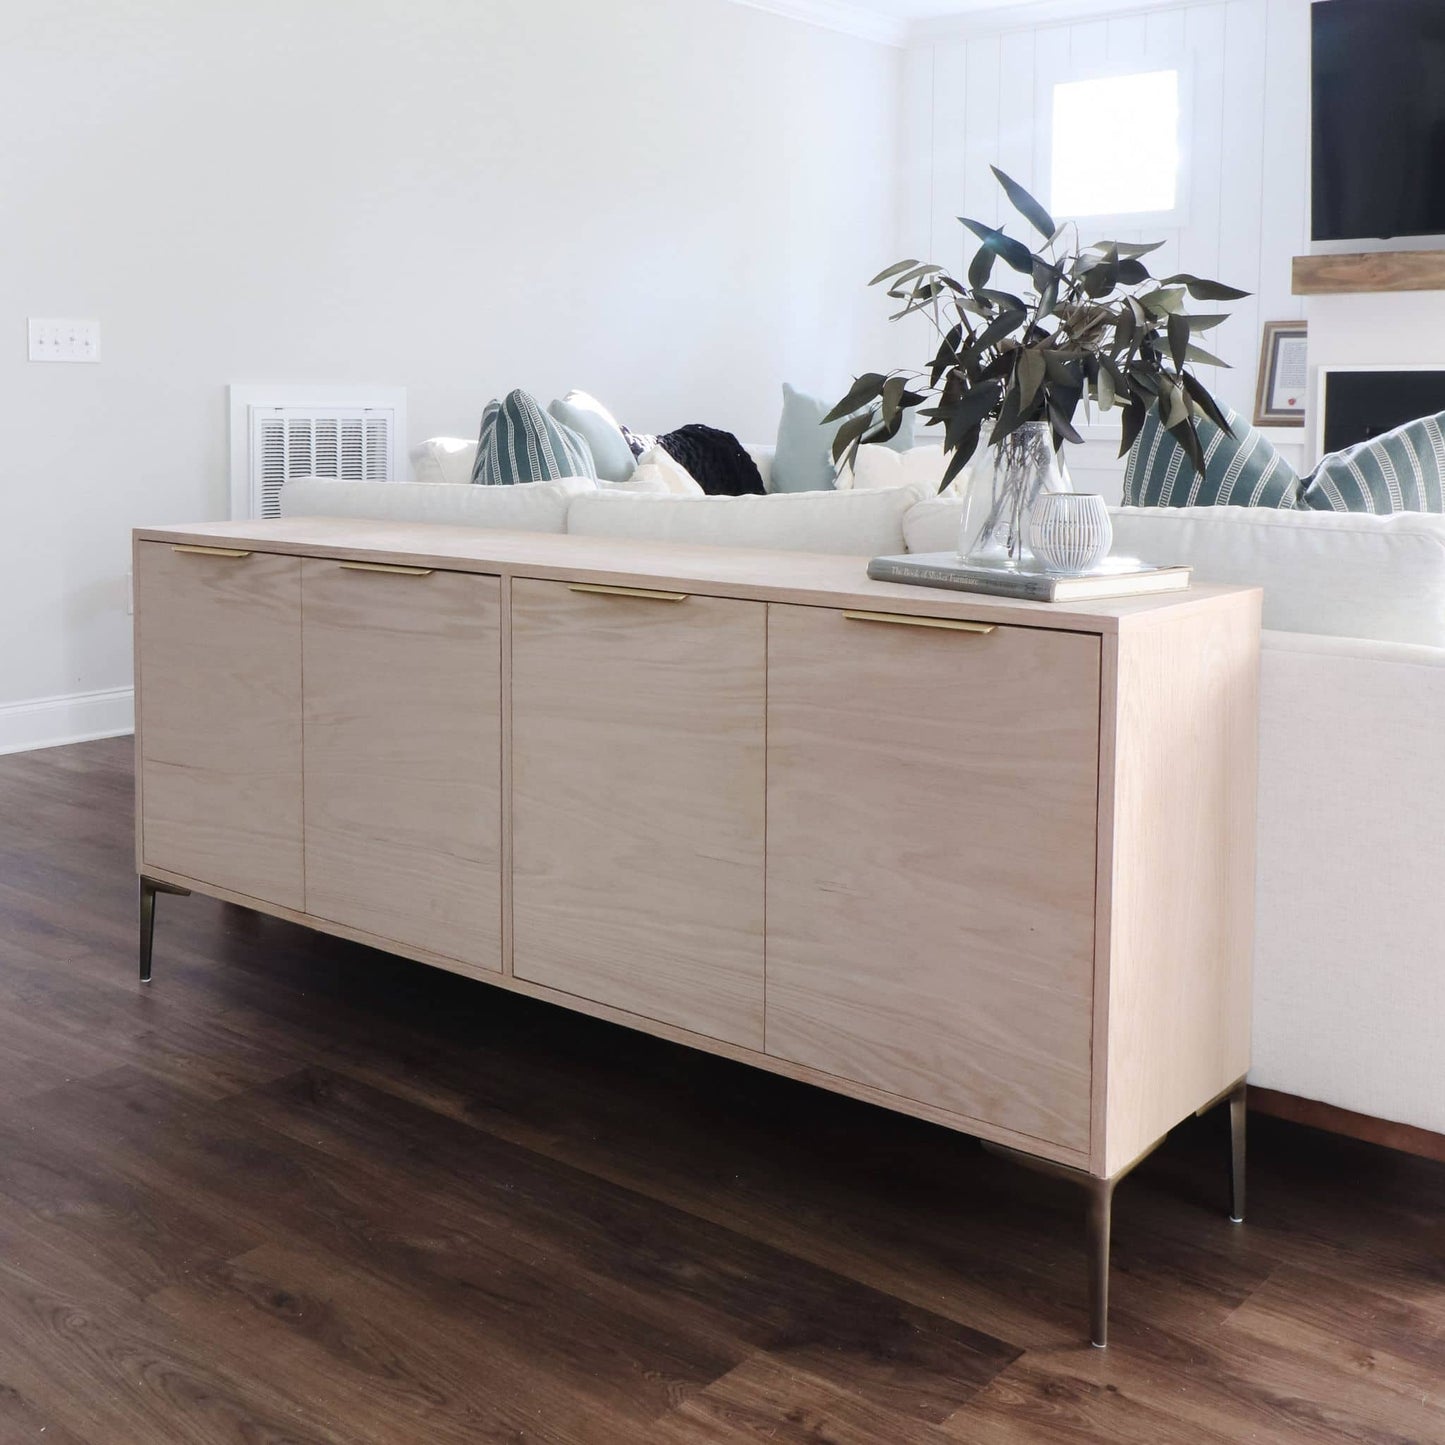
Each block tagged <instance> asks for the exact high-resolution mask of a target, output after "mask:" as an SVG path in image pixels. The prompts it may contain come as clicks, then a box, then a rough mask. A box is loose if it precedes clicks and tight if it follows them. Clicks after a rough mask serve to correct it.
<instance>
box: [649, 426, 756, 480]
mask: <svg viewBox="0 0 1445 1445" xmlns="http://www.w3.org/2000/svg"><path fill="white" fill-rule="evenodd" d="M657 444H658V446H660V447H661V448H662V449H663V451H665V452H666V453H667V454H668V456H670V457H671V458H672V459H673V460H674V461H676V462H680V463H681V464H682V466H683V467H685V468H686V469H687V472H688V474H689V475H690V476H692V477H693V478H694V479H695V480H696V482H697V484H698V486H700V487H701V488H702V489H703V491H704V492H706V493H707V494H708V495H709V496H712V497H741V496H745V495H746V494H748V493H750V492H756V493H762V492H763V491H764V490H765V488H764V487H763V474H762V473H761V472H760V471H759V470H758V464H757V463H756V462H755V461H754V460H753V459H752V458H751V457H750V456H749V455H748V454H747V451H746V450H745V448H744V447H743V444H742V443H741V442H740V441H739V440H738V439H737V438H736V437H735V436H734V435H733V434H732V433H731V432H729V431H719V430H718V429H717V428H716V427H715V426H703V424H702V423H701V422H696V421H695V422H689V423H688V424H687V426H680V427H678V429H677V430H676V431H670V432H668V433H667V434H666V435H665V436H660V437H658V439H657Z"/></svg>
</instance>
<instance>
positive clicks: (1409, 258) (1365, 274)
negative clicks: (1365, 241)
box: [1294, 251, 1445, 296]
mask: <svg viewBox="0 0 1445 1445" xmlns="http://www.w3.org/2000/svg"><path fill="white" fill-rule="evenodd" d="M1348 291H1445V251H1353V252H1351V253H1350V254H1349V255H1345V256H1296V257H1295V258H1294V294H1295V295H1296V296H1320V295H1338V294H1340V293H1342V292H1348Z"/></svg>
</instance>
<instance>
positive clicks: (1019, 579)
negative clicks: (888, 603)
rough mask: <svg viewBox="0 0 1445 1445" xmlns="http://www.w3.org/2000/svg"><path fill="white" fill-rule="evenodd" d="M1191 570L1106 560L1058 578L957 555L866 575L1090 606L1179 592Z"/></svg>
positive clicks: (920, 556) (882, 565)
mask: <svg viewBox="0 0 1445 1445" xmlns="http://www.w3.org/2000/svg"><path fill="white" fill-rule="evenodd" d="M1191 570H1192V569H1191V568H1189V567H1155V566H1151V565H1150V564H1149V563H1147V562H1141V561H1139V559H1138V558H1137V557H1106V558H1105V559H1104V560H1103V561H1102V562H1101V563H1100V564H1099V565H1098V566H1097V567H1096V568H1095V569H1094V570H1093V571H1092V572H1088V573H1085V574H1084V575H1083V576H1080V577H1062V576H1058V575H1056V574H1055V573H1052V572H1045V571H1043V570H1042V569H1040V570H1037V571H1028V570H1019V571H1009V570H1006V569H1004V568H1002V567H976V566H970V565H969V564H968V563H966V562H962V561H960V560H959V557H958V554H957V553H956V552H913V553H908V554H906V555H904V556H901V557H875V558H874V559H873V560H872V561H871V562H869V564H868V575H869V576H870V577H871V578H873V580H874V581H875V582H908V583H912V584H914V585H916V586H920V587H949V588H952V589H953V590H954V591H956V592H987V593H990V594H992V595H993V596H995V597H1017V598H1022V599H1023V600H1024V601H1027V602H1089V601H1093V600H1095V599H1098V598H1102V597H1138V596H1142V595H1144V594H1145V593H1149V592H1183V591H1184V590H1185V589H1186V588H1187V587H1188V586H1189V574H1190V572H1191Z"/></svg>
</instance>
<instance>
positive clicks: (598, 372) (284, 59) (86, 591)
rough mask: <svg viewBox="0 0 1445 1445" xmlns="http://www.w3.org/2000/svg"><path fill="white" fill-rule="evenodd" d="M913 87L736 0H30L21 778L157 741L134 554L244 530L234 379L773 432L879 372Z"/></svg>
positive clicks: (438, 422) (4, 409) (9, 401)
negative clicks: (72, 348) (531, 400)
mask: <svg viewBox="0 0 1445 1445" xmlns="http://www.w3.org/2000/svg"><path fill="white" fill-rule="evenodd" d="M901 66H902V60H901V53H900V52H899V51H897V50H895V49H890V48H888V47H886V46H883V45H879V44H874V43H870V42H867V41H864V40H860V39H854V38H850V37H847V36H843V35H839V34H835V33H833V32H830V31H826V30H822V29H818V28H815V27H812V26H809V25H806V24H802V23H800V22H798V21H795V20H790V19H785V18H783V17H780V16H778V15H774V14H769V13H765V12H763V11H761V10H758V9H753V8H748V7H746V6H742V5H735V4H730V3H726V0H607V3H605V4H595V3H590V0H492V3H483V0H409V3H408V4H406V5H404V6H403V5H397V4H394V3H391V0H250V3H248V4H245V5H231V4H222V3H220V0H5V5H4V10H3V18H0V133H3V134H4V136H5V137H6V144H5V146H4V147H3V148H0V195H3V196H4V205H5V212H6V224H5V238H4V247H3V251H4V264H3V266H0V414H3V417H4V436H3V446H0V498H3V524H0V637H3V643H4V646H3V658H4V667H3V669H0V749H4V748H6V747H15V746H25V745H35V744H38V743H40V742H44V741H54V740H57V739H59V738H62V737H66V736H74V735H77V734H79V733H83V732H98V731H103V730H107V729H112V728H120V727H124V726H125V725H126V710H127V708H128V694H127V692H126V689H127V688H128V686H129V683H130V619H129V617H128V616H127V615H126V571H127V566H128V547H129V541H128V530H129V528H130V527H131V526H133V525H135V524H138V523H164V522H170V521H180V520H186V519H199V518H207V517H217V516H222V515H224V512H225V507H226V494H227V475H226V468H227V438H226V394H225V388H226V386H227V384H228V383H230V382H235V381H248V382H255V381H281V382H318V383H320V382H326V383H330V382H346V381H354V382H359V383H376V384H389V385H402V386H405V387H406V388H407V389H408V406H409V418H408V420H409V425H410V431H411V440H412V441H416V440H419V439H421V438H423V437H426V436H431V435H436V434H438V433H451V434H457V433H461V434H470V433H472V432H474V431H475V429H476V425H477V421H478V418H479V416H480V412H481V408H482V405H483V404H484V403H485V401H486V400H487V399H488V398H489V397H490V396H492V395H493V394H495V393H497V392H499V391H501V390H503V389H505V388H507V387H510V386H515V385H521V386H526V387H528V388H529V389H531V390H534V391H536V392H537V393H538V394H540V395H541V396H542V397H543V398H544V399H546V398H548V397H550V396H552V395H554V394H557V393H559V392H561V391H562V390H563V389H565V388H567V387H569V386H582V387H585V388H586V389H588V390H592V391H595V392H597V393H598V394H599V395H600V396H602V397H603V398H605V399H606V400H607V402H608V403H609V404H610V405H611V406H612V407H613V408H614V409H615V410H616V411H617V413H618V414H619V416H620V417H621V418H622V419H623V420H625V421H627V422H628V423H629V424H630V425H632V426H634V427H637V428H640V429H644V430H660V429H666V428H668V427H671V426H676V425H680V424H681V423H683V422H688V421H706V422H709V423H712V424H715V425H718V426H723V427H726V428H728V429H730V430H733V431H736V432H738V433H739V434H741V435H743V436H744V437H745V438H747V439H749V440H755V439H762V440H767V439H769V438H770V437H771V434H772V430H773V428H774V427H775V426H776V419H777V411H778V388H779V385H780V384H781V382H782V381H783V380H784V379H788V380H791V381H794V382H797V383H798V384H801V385H807V386H814V387H817V388H820V389H829V388H836V387H839V386H841V385H842V384H843V383H844V382H845V381H846V379H847V377H848V376H849V375H850V374H851V373H852V372H853V371H855V370H857V369H859V368H860V367H861V366H862V365H864V364H865V363H868V364H877V362H878V359H879V353H880V348H885V347H886V346H887V344H888V343H887V342H886V341H885V340H884V331H883V328H884V322H883V320H882V311H881V309H880V308H879V307H878V306H877V304H876V297H875V296H872V295H869V294H867V293H865V292H864V290H863V285H862V283H863V282H865V281H866V280H867V278H868V277H869V276H870V275H871V274H872V273H873V272H874V271H875V270H877V269H878V268H879V267H881V266H882V265H884V264H886V263H887V262H888V261H890V260H892V259H893V254H894V249H895V244H896V215H897V197H896V193H895V189H894V184H893V181H892V179H891V170H892V161H893V159H894V156H895V154H896V149H897V144H898V138H897V118H898V99H899V86H900V77H901ZM27 316H61V317H95V318H99V320H100V323H101V329H102V354H103V361H102V362H101V364H100V365H98V366H82V365H76V366H62V365H37V364H28V363H27V362H26V359H25V318H26V317H27ZM42 699H48V700H49V701H48V702H45V703H37V700H42Z"/></svg>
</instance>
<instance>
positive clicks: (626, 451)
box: [547, 391, 637, 482]
mask: <svg viewBox="0 0 1445 1445" xmlns="http://www.w3.org/2000/svg"><path fill="white" fill-rule="evenodd" d="M547 411H548V414H549V415H550V416H552V417H554V418H555V419H556V420H557V421H559V422H561V423H562V425H563V426H565V427H568V428H570V429H571V430H572V431H574V432H576V433H577V435H578V436H580V437H581V438H582V440H583V441H584V442H586V443H587V449H588V450H589V451H590V452H591V453H592V462H593V465H594V466H595V467H596V468H597V476H598V478H599V479H600V480H602V481H604V482H625V481H626V480H627V479H628V477H630V476H631V475H632V469H633V467H634V466H636V465H637V461H636V458H635V457H634V456H633V455H632V448H631V447H630V446H629V445H628V443H627V438H626V437H625V436H623V435H622V428H621V427H620V426H619V425H618V424H617V418H616V417H614V416H613V415H612V413H611V412H610V411H608V410H607V408H606V407H605V406H603V405H602V403H601V402H600V401H598V400H597V398H596V397H595V396H589V395H588V394H587V393H586V392H585V391H569V392H568V393H567V395H566V396H564V397H561V398H559V399H558V400H557V401H554V402H552V403H551V404H550V405H549V406H548V407H547Z"/></svg>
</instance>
